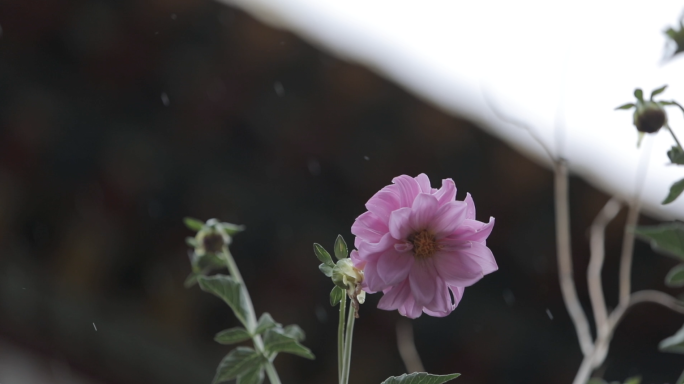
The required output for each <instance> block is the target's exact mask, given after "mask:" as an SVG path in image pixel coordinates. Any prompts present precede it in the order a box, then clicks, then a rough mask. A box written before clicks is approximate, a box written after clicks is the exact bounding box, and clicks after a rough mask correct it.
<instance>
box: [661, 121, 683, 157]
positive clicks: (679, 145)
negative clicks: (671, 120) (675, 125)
mask: <svg viewBox="0 0 684 384" xmlns="http://www.w3.org/2000/svg"><path fill="white" fill-rule="evenodd" d="M665 128H667V130H668V131H670V134H671V135H672V138H673V139H674V141H675V143H677V146H678V147H679V149H681V150H682V151H684V147H682V144H681V143H680V142H679V140H677V136H675V133H674V131H673V130H672V128H670V124H665Z"/></svg>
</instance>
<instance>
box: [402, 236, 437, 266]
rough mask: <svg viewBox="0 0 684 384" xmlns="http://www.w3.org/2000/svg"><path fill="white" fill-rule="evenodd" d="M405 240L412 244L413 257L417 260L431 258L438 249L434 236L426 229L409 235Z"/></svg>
mask: <svg viewBox="0 0 684 384" xmlns="http://www.w3.org/2000/svg"><path fill="white" fill-rule="evenodd" d="M407 240H408V241H409V242H410V243H411V244H413V255H414V256H415V257H416V258H417V259H427V258H429V257H432V255H434V254H435V252H437V250H438V249H439V245H438V244H437V240H436V239H435V236H434V235H433V234H432V233H430V232H428V231H427V230H426V229H423V230H422V231H419V232H415V233H413V234H411V235H409V237H408V238H407Z"/></svg>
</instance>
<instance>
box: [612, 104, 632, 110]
mask: <svg viewBox="0 0 684 384" xmlns="http://www.w3.org/2000/svg"><path fill="white" fill-rule="evenodd" d="M634 107H636V105H634V103H627V104H622V105H621V106H619V107H617V108H615V110H618V109H631V108H634Z"/></svg>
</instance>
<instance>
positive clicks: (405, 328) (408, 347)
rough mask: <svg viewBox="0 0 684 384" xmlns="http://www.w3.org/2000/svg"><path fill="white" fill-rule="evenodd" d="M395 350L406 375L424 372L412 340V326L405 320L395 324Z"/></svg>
mask: <svg viewBox="0 0 684 384" xmlns="http://www.w3.org/2000/svg"><path fill="white" fill-rule="evenodd" d="M397 348H398V349H399V356H401V360H402V361H403V362H404V365H405V366H406V372H407V373H413V372H425V368H423V362H422V361H421V360H420V355H418V350H417V349H416V344H415V342H414V339H413V325H412V324H411V321H409V320H407V319H401V320H399V321H398V322H397Z"/></svg>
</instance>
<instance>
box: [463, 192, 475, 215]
mask: <svg viewBox="0 0 684 384" xmlns="http://www.w3.org/2000/svg"><path fill="white" fill-rule="evenodd" d="M463 201H464V202H465V203H466V204H468V209H467V210H466V219H470V220H475V202H474V201H473V197H472V196H470V193H466V198H465V199H464V200H463Z"/></svg>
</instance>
